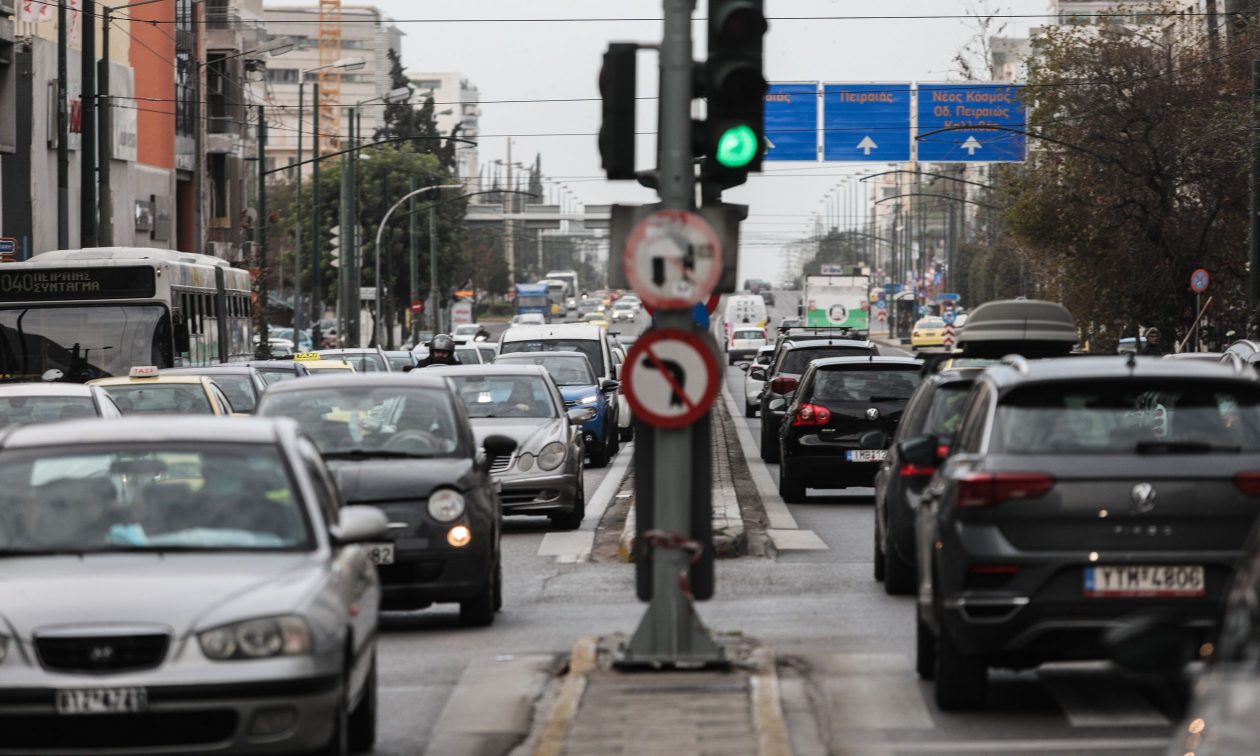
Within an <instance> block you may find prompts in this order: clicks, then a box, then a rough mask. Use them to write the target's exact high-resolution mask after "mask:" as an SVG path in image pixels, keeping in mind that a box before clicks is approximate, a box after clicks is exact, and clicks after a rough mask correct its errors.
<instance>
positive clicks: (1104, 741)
mask: <svg viewBox="0 0 1260 756" xmlns="http://www.w3.org/2000/svg"><path fill="white" fill-rule="evenodd" d="M837 746H838V750H837V751H835V753H840V754H863V756H871V755H872V754H898V753H1053V754H1061V753H1071V752H1073V751H1091V752H1102V753H1112V752H1119V751H1146V752H1155V753H1163V752H1164V751H1165V750H1166V749H1167V748H1168V738H1079V739H1078V738H1045V739H1042V740H1027V739H1020V740H968V741H957V740H949V741H943V742H925V741H916V742H912V743H906V742H900V741H887V740H885V741H879V740H873V741H872V740H867V741H862V740H845V741H843V742H841V743H839V744H837Z"/></svg>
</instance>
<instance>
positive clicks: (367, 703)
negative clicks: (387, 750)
mask: <svg viewBox="0 0 1260 756" xmlns="http://www.w3.org/2000/svg"><path fill="white" fill-rule="evenodd" d="M376 722H377V698H376V650H375V649H373V650H372V661H371V666H370V667H369V668H368V676H367V680H366V681H364V683H363V698H361V699H360V700H359V705H358V706H356V707H354V711H353V712H351V713H350V719H349V722H348V726H349V729H348V731H347V740H348V741H349V742H348V746H349V749H350V752H351V753H366V752H367V751H370V750H372V748H373V747H374V746H375V745H376Z"/></svg>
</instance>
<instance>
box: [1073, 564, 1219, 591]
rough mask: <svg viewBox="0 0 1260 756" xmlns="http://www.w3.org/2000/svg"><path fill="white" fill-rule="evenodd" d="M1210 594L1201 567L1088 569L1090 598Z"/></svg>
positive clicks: (1179, 565) (1087, 577) (1145, 566)
mask: <svg viewBox="0 0 1260 756" xmlns="http://www.w3.org/2000/svg"><path fill="white" fill-rule="evenodd" d="M1206 592H1207V583H1206V581H1205V579H1204V576H1203V567H1202V566H1201V565H1184V564H1176V565H1158V566H1157V565H1129V566H1123V567H1121V566H1116V567H1087V568H1085V595H1086V596H1087V597H1089V598H1164V597H1178V598H1195V597H1200V596H1204V595H1206Z"/></svg>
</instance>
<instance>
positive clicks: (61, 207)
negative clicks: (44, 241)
mask: <svg viewBox="0 0 1260 756" xmlns="http://www.w3.org/2000/svg"><path fill="white" fill-rule="evenodd" d="M66 23H67V21H66V0H57V248H58V249H69V248H70V102H69V99H68V97H69V95H70V92H69V86H68V85H67V83H66V53H67V49H68V45H69V40H67V39H66V31H67V30H66Z"/></svg>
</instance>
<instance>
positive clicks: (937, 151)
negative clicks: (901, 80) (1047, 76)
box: [916, 84, 1028, 163]
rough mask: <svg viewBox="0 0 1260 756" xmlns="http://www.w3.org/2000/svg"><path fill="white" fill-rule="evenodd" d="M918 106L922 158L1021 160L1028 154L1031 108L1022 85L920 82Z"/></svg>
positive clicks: (936, 160) (938, 160)
mask: <svg viewBox="0 0 1260 756" xmlns="http://www.w3.org/2000/svg"><path fill="white" fill-rule="evenodd" d="M918 110H919V129H918V134H917V137H918V138H917V142H916V143H917V144H918V146H919V160H920V161H921V162H925V163H1020V162H1023V160H1024V157H1025V155H1026V154H1027V151H1028V137H1027V136H1026V135H1025V134H1024V133H1023V132H1025V131H1026V130H1027V128H1028V111H1027V109H1026V108H1025V107H1024V101H1023V100H1022V99H1020V87H1017V86H1011V85H1009V84H920V85H919V107H918ZM986 126H987V127H997V128H985V127H986ZM959 127H966V128H959ZM953 129H958V130H957V131H954V130H953Z"/></svg>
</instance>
